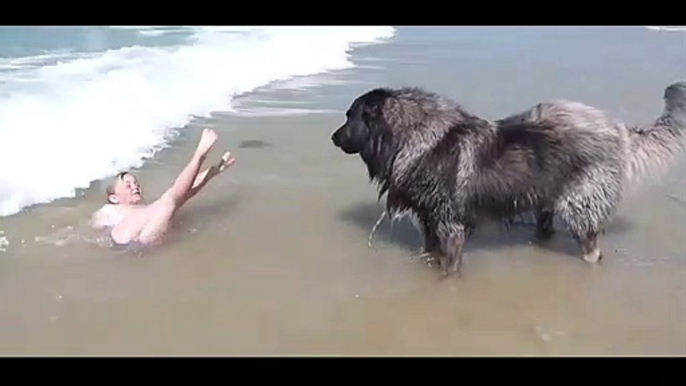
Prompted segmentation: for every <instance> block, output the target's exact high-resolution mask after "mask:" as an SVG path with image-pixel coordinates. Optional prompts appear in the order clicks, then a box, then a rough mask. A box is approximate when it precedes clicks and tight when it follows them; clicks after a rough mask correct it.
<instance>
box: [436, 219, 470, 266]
mask: <svg viewBox="0 0 686 386" xmlns="http://www.w3.org/2000/svg"><path fill="white" fill-rule="evenodd" d="M437 235H438V239H439V241H440V247H441V252H442V253H441V258H440V262H441V267H442V268H443V275H444V276H448V275H450V274H451V273H457V274H461V273H462V255H463V247H464V243H465V227H464V225H462V224H456V223H451V224H445V223H444V224H441V225H439V227H438V231H437Z"/></svg>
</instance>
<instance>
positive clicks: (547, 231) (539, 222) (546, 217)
mask: <svg viewBox="0 0 686 386" xmlns="http://www.w3.org/2000/svg"><path fill="white" fill-rule="evenodd" d="M553 216H554V212H553V208H552V207H551V206H549V205H539V206H538V207H537V208H536V231H535V232H534V240H536V241H547V240H549V239H550V238H551V237H553V235H555V227H554V226H553Z"/></svg>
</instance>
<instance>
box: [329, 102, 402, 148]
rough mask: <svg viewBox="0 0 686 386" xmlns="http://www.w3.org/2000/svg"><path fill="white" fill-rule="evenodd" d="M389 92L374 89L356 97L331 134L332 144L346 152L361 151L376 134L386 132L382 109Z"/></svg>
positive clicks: (386, 124)
mask: <svg viewBox="0 0 686 386" xmlns="http://www.w3.org/2000/svg"><path fill="white" fill-rule="evenodd" d="M389 97H391V92H390V91H388V90H386V89H374V90H371V91H369V92H367V93H365V94H363V95H361V96H359V97H357V98H356V99H355V100H354V101H353V102H352V104H351V105H350V107H349V108H348V110H347V111H346V112H345V122H344V123H343V125H341V126H340V127H339V128H338V129H337V130H336V131H335V132H334V133H333V135H332V136H331V141H332V142H333V144H334V146H336V147H338V148H340V149H341V150H342V151H343V152H344V153H346V154H360V153H363V152H364V151H365V150H367V148H368V147H369V146H370V144H371V143H373V142H375V139H376V137H377V136H379V135H381V134H383V133H384V132H388V134H390V128H389V127H388V123H387V122H386V121H385V118H384V114H383V109H384V103H385V102H386V100H387V99H388V98H389Z"/></svg>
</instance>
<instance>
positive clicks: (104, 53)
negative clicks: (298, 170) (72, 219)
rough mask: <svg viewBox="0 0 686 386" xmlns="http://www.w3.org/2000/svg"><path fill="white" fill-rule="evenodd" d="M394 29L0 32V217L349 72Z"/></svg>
mask: <svg viewBox="0 0 686 386" xmlns="http://www.w3.org/2000/svg"><path fill="white" fill-rule="evenodd" d="M394 33H395V29H394V28H392V27H383V26H382V27H143V26H141V27H137V26H127V27H33V28H31V27H5V28H2V29H0V216H8V215H12V214H16V213H18V212H20V211H21V210H22V209H23V208H26V207H29V206H31V205H34V204H37V203H47V202H50V201H52V200H54V199H57V198H64V197H74V196H75V194H76V191H77V189H79V188H87V187H88V186H89V184H90V183H91V182H92V181H93V180H97V179H100V178H105V177H107V176H110V175H113V174H115V173H117V172H118V171H121V170H125V169H129V168H132V167H139V166H141V165H142V164H143V162H144V161H145V159H146V158H148V157H151V156H153V155H154V154H155V152H156V151H158V150H159V149H161V148H163V147H164V146H166V144H168V143H169V141H170V140H171V139H173V138H174V136H175V134H177V133H178V131H179V130H180V128H182V127H183V126H184V125H185V124H187V123H189V121H190V120H191V119H192V118H193V117H194V116H205V115H207V114H209V113H210V112H213V111H218V110H231V101H232V98H234V97H235V96H237V95H240V94H242V93H245V92H249V91H251V90H254V89H255V88H258V87H261V86H265V85H268V84H270V83H272V82H274V81H277V80H286V79H290V78H292V77H294V76H303V75H314V74H319V73H324V72H327V71H332V70H340V69H346V68H350V67H352V66H353V64H352V62H351V61H350V60H349V51H350V49H351V48H352V47H353V46H354V45H355V44H370V43H379V42H383V40H384V39H388V38H391V37H393V35H394Z"/></svg>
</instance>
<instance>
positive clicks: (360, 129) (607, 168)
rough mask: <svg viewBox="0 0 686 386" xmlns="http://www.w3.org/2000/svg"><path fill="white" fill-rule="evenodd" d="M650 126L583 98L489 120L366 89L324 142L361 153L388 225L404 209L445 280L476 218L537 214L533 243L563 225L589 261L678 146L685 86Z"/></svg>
mask: <svg viewBox="0 0 686 386" xmlns="http://www.w3.org/2000/svg"><path fill="white" fill-rule="evenodd" d="M664 103H665V106H664V111H663V112H662V114H661V115H660V116H659V117H658V118H657V119H656V120H655V121H654V122H653V123H651V124H649V125H645V126H634V125H627V124H624V123H622V122H618V121H615V120H612V119H610V118H609V117H608V116H607V115H606V114H605V113H604V112H603V111H601V110H599V109H596V108H594V107H591V106H587V105H584V104H582V103H579V102H574V101H567V100H557V101H549V102H543V103H540V104H538V105H536V106H533V107H532V108H530V109H528V110H526V111H524V112H521V113H518V114H514V115H510V116H508V117H506V118H503V119H500V120H496V121H490V120H486V119H483V118H480V117H478V116H475V115H473V114H470V113H469V112H468V111H466V110H465V109H463V108H462V107H461V106H460V105H458V104H457V103H455V102H453V101H451V100H449V99H447V98H444V97H442V96H439V95H437V94H434V93H431V92H428V91H425V90H422V89H419V88H401V89H389V88H378V89H374V90H371V91H369V92H367V93H365V94H363V95H361V96H359V97H358V98H356V99H355V100H354V101H353V102H352V104H351V105H350V107H349V109H348V111H347V112H346V121H345V123H344V124H343V125H342V126H341V127H340V128H338V129H337V130H336V131H335V132H334V133H333V135H332V137H331V140H332V142H333V144H334V145H335V146H336V147H339V148H340V149H341V150H342V151H343V152H345V153H346V154H357V155H359V156H360V157H361V159H362V161H363V162H364V163H365V165H366V166H367V169H368V173H369V178H370V180H371V181H373V182H375V183H376V184H378V186H379V198H381V197H382V196H383V195H384V194H386V211H387V213H388V215H389V217H391V218H397V217H398V216H400V215H402V214H405V213H410V214H412V215H414V218H415V219H416V220H417V222H418V224H419V228H420V230H421V232H422V234H423V236H424V251H425V252H426V253H429V254H434V255H437V257H438V258H439V260H440V262H441V266H442V268H443V271H444V273H445V274H446V275H448V274H449V273H452V272H459V271H460V269H461V265H462V249H463V246H464V243H465V240H466V238H467V237H468V236H469V234H470V233H471V231H473V230H474V228H475V227H476V225H477V223H478V221H479V220H480V219H483V218H491V219H496V220H508V219H512V218H513V217H515V216H519V215H523V214H528V213H533V214H534V215H535V218H536V236H537V238H538V239H547V238H549V237H550V236H552V234H553V233H554V228H553V217H554V216H556V217H559V218H560V219H561V220H562V221H563V222H564V224H565V225H566V227H567V229H568V230H569V231H570V232H571V234H572V236H573V237H574V238H575V239H576V240H577V242H578V243H579V246H580V249H581V255H582V257H583V258H584V259H585V260H586V261H588V262H597V261H599V260H600V259H601V258H602V253H601V251H600V248H599V247H598V243H597V242H598V236H599V234H600V233H602V232H603V230H604V228H605V226H606V224H607V222H608V220H610V218H611V217H612V216H613V215H614V213H615V210H616V208H617V205H618V203H619V202H620V200H621V199H622V196H623V193H624V192H625V191H626V189H627V187H628V184H629V183H631V182H635V181H638V180H640V177H641V176H642V175H647V174H649V173H653V172H659V171H661V170H662V169H663V168H661V167H663V166H665V165H666V164H667V163H668V161H670V160H671V159H673V156H674V155H675V154H677V152H678V151H680V150H681V149H682V147H683V145H684V138H685V135H684V133H685V131H686V128H685V121H686V83H684V82H679V83H675V84H672V85H670V86H669V87H667V88H666V89H665V91H664Z"/></svg>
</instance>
